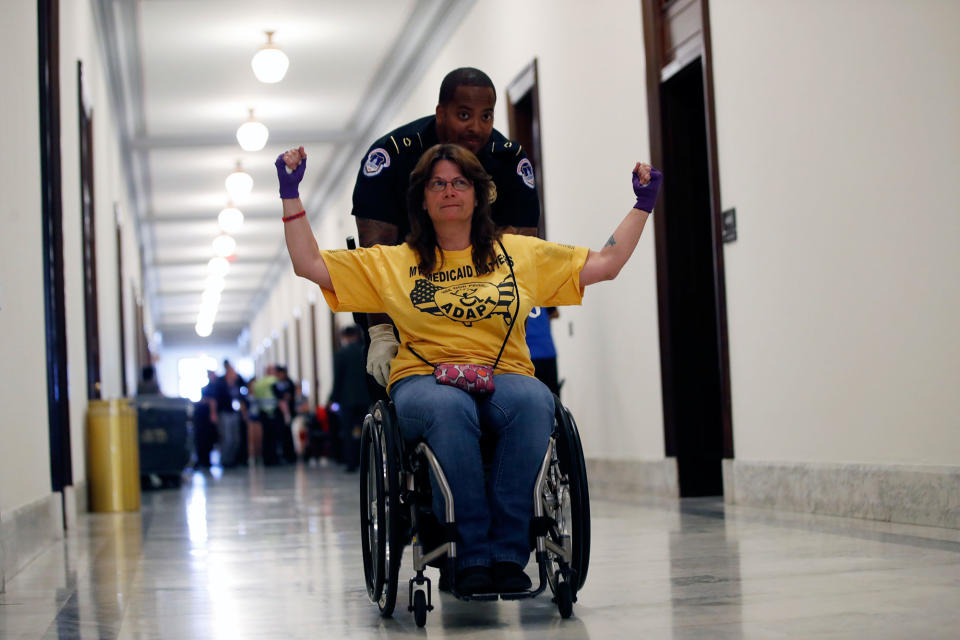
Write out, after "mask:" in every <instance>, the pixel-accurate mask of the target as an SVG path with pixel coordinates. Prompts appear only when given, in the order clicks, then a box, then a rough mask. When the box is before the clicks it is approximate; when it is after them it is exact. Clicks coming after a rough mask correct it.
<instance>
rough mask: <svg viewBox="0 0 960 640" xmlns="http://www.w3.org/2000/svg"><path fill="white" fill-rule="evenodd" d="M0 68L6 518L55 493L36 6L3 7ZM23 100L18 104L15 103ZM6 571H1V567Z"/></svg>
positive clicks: (0, 454)
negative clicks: (52, 487) (46, 333)
mask: <svg viewBox="0 0 960 640" xmlns="http://www.w3.org/2000/svg"><path fill="white" fill-rule="evenodd" d="M0 52H2V55H3V58H4V59H5V60H16V61H17V63H16V64H3V65H0V86H3V92H4V96H5V98H4V100H3V101H0V123H2V125H0V126H2V127H3V129H2V131H3V140H4V150H3V153H0V193H3V197H2V198H0V226H2V232H0V363H2V364H0V366H2V368H3V375H2V380H3V383H2V384H0V406H2V407H3V414H2V417H0V443H2V444H0V519H4V514H6V513H7V512H9V511H11V510H13V509H17V508H19V507H21V506H24V505H26V504H29V503H31V502H33V501H35V500H37V499H40V498H42V497H44V496H46V495H49V493H50V445H49V436H48V424H49V421H48V419H47V381H46V348H45V347H46V338H45V336H44V323H43V317H44V304H43V250H42V249H43V237H42V228H41V197H40V193H41V192H40V188H41V186H40V185H41V182H40V180H41V176H40V146H39V142H40V117H39V94H38V91H39V88H38V84H37V75H38V74H37V7H36V3H35V2H29V1H27V0H19V1H17V2H11V3H7V4H6V5H5V6H4V15H3V20H0ZM15 96H21V98H18V99H11V97H15ZM0 571H2V569H0Z"/></svg>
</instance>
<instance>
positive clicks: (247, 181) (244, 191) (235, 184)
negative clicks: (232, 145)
mask: <svg viewBox="0 0 960 640" xmlns="http://www.w3.org/2000/svg"><path fill="white" fill-rule="evenodd" d="M223 184H224V186H225V187H226V188H227V193H229V194H230V197H231V198H232V199H234V200H243V199H244V198H246V197H247V196H248V195H250V191H251V190H252V189H253V178H251V177H250V174H249V173H247V172H246V171H244V170H243V166H242V165H241V164H240V161H239V160H237V169H236V171H234V172H233V173H231V174H230V175H228V176H227V179H226V180H224V182H223Z"/></svg>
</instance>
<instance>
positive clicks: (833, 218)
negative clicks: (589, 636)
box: [314, 0, 960, 465]
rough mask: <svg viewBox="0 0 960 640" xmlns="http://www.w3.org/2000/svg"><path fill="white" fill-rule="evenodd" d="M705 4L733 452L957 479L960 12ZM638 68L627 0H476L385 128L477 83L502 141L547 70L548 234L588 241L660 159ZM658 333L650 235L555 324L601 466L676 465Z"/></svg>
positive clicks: (326, 226) (618, 213) (633, 17)
mask: <svg viewBox="0 0 960 640" xmlns="http://www.w3.org/2000/svg"><path fill="white" fill-rule="evenodd" d="M710 6H711V21H712V35H713V54H714V79H715V89H716V111H717V130H718V148H719V154H720V156H719V160H720V162H719V165H720V179H721V193H722V201H723V207H724V209H726V208H729V207H736V208H737V213H738V222H739V226H740V238H739V239H738V240H737V241H736V242H735V243H733V244H729V245H725V260H726V286H727V307H728V320H729V338H730V361H731V380H732V394H733V397H732V400H733V424H734V448H735V455H736V457H737V458H738V459H742V460H769V461H776V460H787V461H804V462H875V463H887V464H940V465H956V464H957V463H958V460H960V430H958V429H957V426H958V422H957V418H956V416H957V415H960V406H958V403H960V401H958V400H957V394H956V392H955V391H954V390H955V389H957V388H960V368H958V367H957V365H956V363H957V362H958V361H960V346H958V345H960V341H958V339H957V337H956V335H955V327H956V325H957V321H956V318H957V315H958V310H960V296H958V293H960V258H958V255H960V253H958V251H957V247H958V246H960V242H958V240H960V216H958V215H957V212H958V209H957V204H956V203H957V202H958V201H960V180H957V179H956V175H958V169H960V166H958V165H960V155H958V149H960V119H958V118H957V116H956V114H957V113H960V75H958V74H957V72H956V61H957V60H958V59H960V55H958V54H960V48H958V45H957V44H956V42H957V39H956V38H952V37H951V36H952V35H953V31H955V25H956V24H958V23H960V4H958V3H952V2H945V1H937V0H926V1H924V2H915V3H902V2H894V1H892V0H884V1H883V2H874V1H868V0H859V1H858V0H847V1H845V2H838V3H836V2H835V3H828V4H826V3H796V2H788V1H786V0H779V1H776V2H766V1H760V0H751V1H748V0H741V1H726V0H725V1H724V2H714V3H711V5H710ZM507 17H509V19H507ZM643 51H644V50H643V43H642V21H641V17H640V10H639V3H638V2H636V1H635V0H623V1H620V0H605V1H603V2H594V3H556V2H548V1H546V0H533V1H531V2H527V3H522V4H517V3H512V2H506V1H503V0H485V1H484V2H482V3H477V4H476V5H475V6H474V8H473V9H472V11H471V13H470V14H469V15H468V16H467V17H466V18H465V20H464V21H463V23H462V25H461V26H460V27H459V28H458V29H457V31H456V33H455V34H454V35H453V37H452V38H451V39H450V41H449V42H448V43H447V44H446V45H445V46H444V47H443V48H442V51H440V52H439V53H438V54H437V55H436V56H435V58H434V59H433V61H432V63H431V64H430V65H429V67H428V68H427V69H425V70H423V72H422V78H421V80H420V82H419V83H418V84H417V85H416V87H415V88H414V89H413V91H412V92H411V94H410V96H409V98H408V99H406V100H405V101H404V102H403V104H402V105H401V106H398V108H397V111H396V115H395V117H394V118H393V120H392V121H391V122H389V123H387V124H386V125H385V126H384V127H383V130H384V131H386V130H388V129H389V128H391V127H392V126H396V125H399V124H402V123H404V122H407V121H410V120H412V119H414V118H417V117H420V116H423V115H426V114H429V113H431V112H432V111H433V108H434V106H435V104H436V101H437V91H438V88H439V85H440V81H441V79H442V78H443V76H444V75H445V74H446V73H447V72H448V71H449V70H451V69H453V68H455V67H458V66H475V67H478V68H481V69H483V70H484V71H486V72H487V73H488V74H489V75H490V76H491V78H493V80H494V82H495V84H496V85H497V88H498V91H499V95H500V100H499V105H498V109H497V112H496V121H497V125H498V128H500V129H501V130H503V131H505V132H506V126H507V125H506V123H507V118H506V109H505V99H504V91H505V87H506V86H507V84H509V82H510V81H511V80H513V78H514V77H515V76H516V75H517V73H519V71H520V70H521V69H522V68H523V67H524V66H525V65H526V64H527V63H528V62H529V61H530V60H532V59H533V58H534V57H536V58H537V59H538V64H539V80H540V108H541V124H542V144H543V156H544V157H543V171H544V175H545V179H544V185H542V186H543V191H542V194H543V196H544V200H545V203H546V208H547V216H548V221H549V224H548V227H549V232H550V239H553V240H560V241H568V242H569V241H573V242H576V243H578V244H587V245H590V246H593V247H594V248H596V247H599V246H600V245H602V243H603V241H604V240H605V239H606V238H607V237H608V236H609V233H610V231H611V230H612V229H613V228H614V226H615V225H616V223H617V222H618V221H619V220H620V218H621V217H622V215H623V214H624V212H625V210H626V208H627V207H629V206H630V204H631V203H632V199H631V192H630V187H629V181H628V174H629V171H630V169H631V168H632V166H633V163H634V162H635V161H636V160H639V159H645V158H647V157H648V156H649V150H648V144H649V143H648V139H647V130H648V123H647V114H646V107H645V105H646V95H645V80H644V73H645V72H644V53H643ZM359 162H360V158H357V159H356V163H357V164H359ZM352 182H353V176H352V175H351V176H349V177H348V178H347V180H345V181H344V184H343V185H341V187H340V192H339V198H338V199H337V200H336V202H335V203H334V204H333V205H332V206H331V207H329V209H328V211H326V212H324V213H325V215H324V217H323V219H322V220H321V222H320V223H319V224H317V223H315V224H314V230H315V233H316V234H317V236H318V239H319V242H320V245H321V246H324V247H334V246H342V242H343V237H344V235H346V233H348V232H351V230H352V229H353V221H352V219H351V218H350V216H349V211H350V191H351V189H352ZM653 223H654V224H656V216H654V217H653ZM571 325H572V332H573V335H572V336H571V335H569V334H570V327H571ZM658 331H659V329H658V326H657V298H656V285H655V266H654V250H653V228H652V227H648V229H647V230H646V232H645V234H644V238H642V239H641V242H640V245H639V247H638V248H637V251H636V253H635V255H634V257H633V259H632V261H631V262H630V264H629V265H628V266H627V268H626V269H625V270H624V272H623V273H622V274H621V276H620V278H619V279H618V280H617V281H616V282H614V283H608V284H603V285H598V286H596V287H593V288H591V290H590V291H588V292H587V296H586V298H585V303H584V306H583V307H582V308H568V309H565V310H562V319H561V320H560V322H558V323H554V338H555V340H556V342H557V347H558V350H559V364H560V371H561V376H562V377H564V378H566V379H567V384H566V386H565V387H564V400H565V402H566V403H567V404H568V405H569V406H570V407H571V408H572V410H573V411H574V413H575V415H576V416H577V419H578V422H579V423H580V428H581V431H582V432H583V434H584V448H585V452H586V454H587V455H588V456H589V457H593V458H610V459H622V460H650V459H654V460H655V459H662V458H663V456H664V442H663V417H662V411H661V387H660V366H659V354H658ZM625 381H628V382H625Z"/></svg>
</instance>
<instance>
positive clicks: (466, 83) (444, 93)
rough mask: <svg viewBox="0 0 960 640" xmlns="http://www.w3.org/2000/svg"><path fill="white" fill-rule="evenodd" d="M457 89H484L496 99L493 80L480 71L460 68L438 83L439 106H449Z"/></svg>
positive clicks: (471, 68)
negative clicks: (487, 89) (491, 92)
mask: <svg viewBox="0 0 960 640" xmlns="http://www.w3.org/2000/svg"><path fill="white" fill-rule="evenodd" d="M457 87H485V88H489V89H491V90H492V91H493V99H494V101H496V99H497V89H496V88H495V87H494V86H493V80H491V79H490V76H488V75H487V74H485V73H484V72H483V71H480V69H474V68H473V67H460V68H459V69H454V70H453V71H451V72H450V73H448V74H447V75H446V77H444V79H443V82H441V83H440V104H450V102H451V101H452V100H453V95H454V94H455V93H456V92H457Z"/></svg>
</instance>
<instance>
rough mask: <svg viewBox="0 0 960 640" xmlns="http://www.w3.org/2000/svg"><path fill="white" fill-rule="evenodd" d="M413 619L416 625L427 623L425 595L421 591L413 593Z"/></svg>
mask: <svg viewBox="0 0 960 640" xmlns="http://www.w3.org/2000/svg"><path fill="white" fill-rule="evenodd" d="M413 621H414V622H416V623H417V626H418V627H422V626H423V625H425V624H427V596H426V594H424V592H423V591H417V592H415V593H414V594H413Z"/></svg>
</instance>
